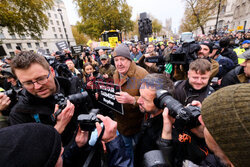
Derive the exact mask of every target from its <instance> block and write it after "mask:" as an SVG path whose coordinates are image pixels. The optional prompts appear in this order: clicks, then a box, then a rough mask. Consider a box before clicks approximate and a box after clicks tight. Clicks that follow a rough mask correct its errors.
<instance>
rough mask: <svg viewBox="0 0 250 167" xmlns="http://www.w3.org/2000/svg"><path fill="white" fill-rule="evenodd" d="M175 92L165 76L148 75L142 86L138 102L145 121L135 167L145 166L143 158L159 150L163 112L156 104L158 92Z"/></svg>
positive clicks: (138, 144)
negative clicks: (152, 151) (158, 142)
mask: <svg viewBox="0 0 250 167" xmlns="http://www.w3.org/2000/svg"><path fill="white" fill-rule="evenodd" d="M157 89H163V90H167V91H168V92H173V82H172V81H171V80H170V79H169V78H168V77H166V76H165V75H164V74H148V75H146V77H145V78H144V79H143V81H142V84H141V86H140V97H139V99H138V100H137V103H138V104H139V108H140V111H141V112H142V113H144V121H143V124H142V128H141V131H140V133H139V138H138V143H137V145H136V147H135V150H136V151H135V166H138V167H140V166H143V156H144V154H145V153H147V152H149V151H151V150H159V147H158V145H157V140H158V139H159V138H160V136H161V133H162V126H163V118H162V112H163V110H162V109H160V108H158V107H157V106H156V105H155V104H154V99H155V98H156V90H157Z"/></svg>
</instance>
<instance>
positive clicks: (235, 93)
mask: <svg viewBox="0 0 250 167" xmlns="http://www.w3.org/2000/svg"><path fill="white" fill-rule="evenodd" d="M201 110H202V113H201V114H202V119H203V121H204V123H205V126H206V127H207V129H208V131H209V132H210V133H211V135H212V136H213V138H214V139H215V141H216V142H217V144H218V145H219V146H220V148H221V149H222V150H223V151H224V153H225V154H226V155H227V156H228V158H229V159H230V161H231V162H232V163H233V164H234V165H235V166H248V165H249V164H250V158H249V155H250V84H236V85H232V86H228V87H225V88H222V89H220V90H218V91H217V92H215V93H213V94H212V95H210V96H209V97H208V98H206V99H205V100H204V101H203V103H202V108H201Z"/></svg>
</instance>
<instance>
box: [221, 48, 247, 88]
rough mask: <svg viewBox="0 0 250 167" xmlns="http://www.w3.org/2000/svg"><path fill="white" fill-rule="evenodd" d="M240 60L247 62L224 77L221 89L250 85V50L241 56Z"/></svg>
mask: <svg viewBox="0 0 250 167" xmlns="http://www.w3.org/2000/svg"><path fill="white" fill-rule="evenodd" d="M239 58H242V59H245V61H244V62H243V63H241V64H240V66H237V67H236V68H234V69H233V70H231V71H229V72H228V73H227V74H226V75H225V76H224V77H223V79H222V81H221V87H225V86H228V85H233V84H238V83H250V49H249V50H247V51H245V52H244V53H242V54H241V55H239Z"/></svg>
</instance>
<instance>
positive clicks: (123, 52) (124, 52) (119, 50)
mask: <svg viewBox="0 0 250 167" xmlns="http://www.w3.org/2000/svg"><path fill="white" fill-rule="evenodd" d="M117 56H122V57H125V58H127V59H129V60H130V61H132V59H131V57H130V51H129V48H128V47H127V45H124V44H120V45H118V46H117V47H116V48H115V50H114V57H117Z"/></svg>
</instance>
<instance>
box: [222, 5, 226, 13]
mask: <svg viewBox="0 0 250 167" xmlns="http://www.w3.org/2000/svg"><path fill="white" fill-rule="evenodd" d="M224 13H226V6H225V5H223V6H222V7H221V14H224Z"/></svg>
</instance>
